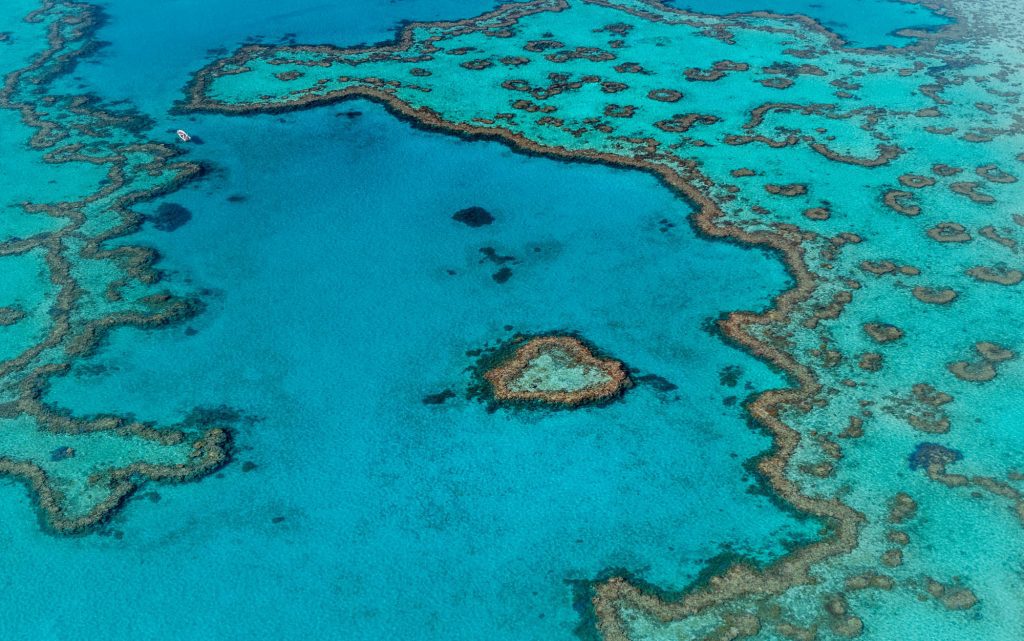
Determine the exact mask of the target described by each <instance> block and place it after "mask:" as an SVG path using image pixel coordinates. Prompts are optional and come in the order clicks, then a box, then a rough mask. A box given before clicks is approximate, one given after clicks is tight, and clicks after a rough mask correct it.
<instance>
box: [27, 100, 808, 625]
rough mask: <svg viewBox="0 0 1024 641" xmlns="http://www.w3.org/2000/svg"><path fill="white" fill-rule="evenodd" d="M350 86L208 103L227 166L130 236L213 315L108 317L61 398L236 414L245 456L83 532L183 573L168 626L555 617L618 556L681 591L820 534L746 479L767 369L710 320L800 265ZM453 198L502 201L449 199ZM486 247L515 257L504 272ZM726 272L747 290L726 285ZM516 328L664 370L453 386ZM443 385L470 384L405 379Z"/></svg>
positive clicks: (661, 200)
mask: <svg viewBox="0 0 1024 641" xmlns="http://www.w3.org/2000/svg"><path fill="white" fill-rule="evenodd" d="M349 110H356V111H360V112H362V114H363V115H361V116H359V117H356V118H353V119H349V118H347V117H345V116H342V117H340V118H339V117H338V116H336V114H335V113H333V112H332V111H330V110H324V111H321V112H310V113H304V114H297V115H295V116H288V117H285V118H284V122H279V121H278V119H277V118H276V117H262V118H255V119H250V120H245V121H238V120H230V119H226V118H223V117H206V118H200V119H198V121H197V122H196V123H195V125H194V126H193V127H194V128H195V130H196V131H202V132H203V134H204V136H205V137H206V139H207V140H208V142H207V143H206V144H205V145H203V146H202V147H201V148H198V149H197V151H196V154H197V155H199V154H201V155H202V156H204V157H206V158H210V159H215V160H216V162H217V166H218V171H217V172H215V173H214V175H213V176H212V177H211V178H209V179H206V180H204V181H202V182H198V183H196V184H195V186H194V187H193V188H190V189H186V190H185V191H182V192H179V193H177V194H174V196H173V201H174V202H176V203H180V204H182V205H184V206H185V207H187V208H189V209H190V210H191V211H192V212H193V218H192V220H191V221H190V222H189V223H188V224H186V225H185V226H183V227H181V228H180V229H178V230H177V231H174V232H172V233H170V234H168V233H162V232H159V231H156V230H154V229H152V228H150V227H148V226H147V228H146V229H144V231H143V232H142V234H141V235H139V236H137V237H134V238H130V239H129V240H131V241H132V242H144V243H145V244H147V245H152V246H155V247H157V248H158V249H159V250H160V252H161V254H163V255H164V259H163V260H162V262H161V267H162V268H164V269H166V270H169V272H170V273H171V274H172V275H171V277H170V280H171V281H172V282H175V283H181V284H182V285H183V286H188V287H191V288H196V289H201V290H209V291H210V293H209V294H207V295H206V296H205V297H204V300H205V301H206V302H207V305H208V307H207V309H206V311H205V312H204V313H203V314H201V315H200V316H198V317H197V318H195V319H194V320H193V321H191V322H189V323H188V324H187V325H184V326H182V327H178V328H174V329H171V330H167V331H161V332H152V333H144V334H140V333H139V332H138V331H135V330H123V331H118V332H117V333H115V334H114V335H113V336H112V337H111V340H110V342H109V344H108V345H106V346H105V347H104V349H103V350H102V351H101V352H100V353H99V354H98V355H97V356H96V357H95V358H92V359H88V360H85V361H83V362H82V363H81V365H80V366H79V367H78V368H76V369H75V370H73V371H72V374H71V375H70V376H68V377H67V378H65V379H61V380H58V381H56V382H55V383H54V384H53V387H52V390H51V392H50V394H49V398H51V399H54V400H56V401H59V402H60V403H61V404H63V405H66V406H69V407H72V408H75V409H76V410H77V411H80V412H99V411H110V410H111V409H114V408H116V409H117V410H118V411H121V412H130V413H133V414H136V415H137V416H138V417H139V418H142V419H145V420H156V421H159V422H164V423H174V422H177V421H179V420H181V418H182V417H183V416H184V415H185V414H186V413H187V412H188V411H190V410H191V409H192V408H193V407H194V406H199V407H218V406H221V405H226V406H228V407H230V408H233V409H237V410H238V411H239V412H241V413H243V414H245V415H246V416H248V417H251V420H243V421H241V422H240V424H239V430H240V432H241V433H240V435H239V439H238V440H239V445H240V447H241V451H240V453H239V460H240V461H241V462H246V461H251V462H253V463H255V464H256V468H255V469H254V470H252V471H251V472H247V473H245V472H242V471H241V467H240V466H239V465H235V466H232V467H231V468H229V469H228V470H226V471H225V472H224V478H223V479H210V480H209V481H208V482H204V483H200V484H197V485H195V486H190V487H183V488H173V489H171V490H164V489H162V488H160V489H158V491H159V492H160V494H161V496H162V497H163V500H161V502H160V503H159V504H158V505H152V504H151V503H149V502H148V501H146V500H141V501H139V502H137V503H136V504H133V505H132V506H129V507H128V508H127V509H126V510H125V511H124V514H123V516H122V517H119V518H118V519H117V520H116V521H115V522H114V523H113V524H111V526H110V527H111V528H113V529H116V530H120V531H124V533H125V534H124V540H123V541H121V542H119V543H117V544H116V545H115V544H113V543H112V542H109V541H103V540H98V541H96V545H97V546H99V548H98V549H94V550H92V551H91V554H95V555H97V556H98V557H100V558H107V557H110V558H111V560H115V559H116V561H117V562H118V563H130V562H131V560H132V559H135V558H137V557H138V556H139V555H140V554H148V555H149V558H150V560H148V561H147V563H146V569H145V570H144V574H143V575H141V576H138V577H137V578H136V579H133V581H136V580H137V581H140V582H141V583H142V584H145V582H147V581H150V580H155V579H156V577H159V576H161V575H162V574H163V573H165V572H167V571H168V567H167V565H165V563H172V564H173V568H174V572H175V573H176V574H177V576H178V579H177V580H176V582H178V584H179V585H181V586H193V587H190V589H189V590H188V591H189V593H190V595H189V597H188V598H187V599H184V600H181V601H178V602H176V604H175V606H174V608H173V609H172V608H168V607H167V606H166V605H165V606H164V608H163V610H164V612H165V616H166V621H167V623H166V625H167V626H170V627H168V628H167V629H168V630H172V629H182V628H181V627H179V626H185V627H184V629H185V630H194V631H195V633H198V632H199V631H201V630H209V629H213V630H216V631H217V634H216V636H218V637H221V636H230V637H231V638H243V637H244V636H246V635H249V634H257V633H260V631H264V632H265V631H266V630H268V629H270V630H272V631H273V632H274V633H275V634H288V635H293V634H294V635H296V637H301V636H304V635H313V636H317V635H327V636H330V635H329V631H330V630H337V629H345V630H347V632H346V635H345V636H346V638H374V637H375V635H377V634H380V630H381V626H384V625H386V626H387V628H388V629H389V630H392V631H393V632H392V633H393V634H395V635H397V636H403V637H414V636H417V635H418V634H421V633H422V631H423V630H429V631H430V634H431V635H437V636H440V637H443V638H448V639H462V638H465V639H470V638H479V636H480V635H481V634H483V635H486V636H487V637H489V638H495V639H499V638H500V639H521V638H537V639H540V638H571V637H572V628H573V627H574V626H575V625H576V623H577V621H578V620H577V615H576V613H575V612H574V610H573V608H572V590H571V586H570V585H568V584H567V583H566V581H568V580H586V579H589V578H591V577H594V576H596V575H597V574H599V573H601V572H602V571H603V570H605V569H606V568H613V567H614V568H617V567H624V568H630V569H631V570H632V571H634V572H636V573H638V574H639V575H640V576H643V577H644V578H646V579H647V580H649V581H651V582H654V583H657V584H659V585H666V586H681V585H684V584H685V583H686V582H688V581H690V580H692V579H693V578H694V577H695V576H696V574H697V573H698V572H699V570H700V569H701V564H702V563H703V562H704V561H706V560H707V559H708V558H710V557H712V556H715V555H718V554H720V553H724V552H733V553H736V554H743V555H749V556H752V557H754V558H756V559H761V560H767V559H771V558H773V557H775V556H777V555H779V554H781V553H782V552H783V551H784V549H783V548H782V547H780V545H779V542H780V541H795V540H801V539H808V538H811V537H813V535H814V532H815V530H816V529H817V527H816V526H815V525H814V524H813V523H811V522H806V523H801V522H799V521H797V520H795V519H794V518H792V517H790V516H788V515H787V514H785V513H782V512H780V511H779V510H778V509H777V508H775V507H774V506H773V505H772V504H771V503H770V502H769V501H768V500H767V498H765V497H763V496H760V495H757V494H755V493H751V490H752V488H753V486H754V481H753V479H751V478H750V477H749V476H748V475H747V474H746V472H745V471H744V469H743V463H744V461H745V460H746V459H748V458H750V457H752V456H754V455H756V454H757V453H758V452H759V451H761V450H763V449H765V448H766V447H767V445H768V440H767V439H766V438H764V437H763V436H760V435H758V434H757V433H756V432H754V431H752V430H751V429H750V428H749V427H748V426H747V425H746V424H745V423H744V419H743V416H742V411H741V409H740V407H739V406H738V404H737V403H736V402H735V401H736V398H737V397H739V399H743V398H745V397H746V396H747V395H749V394H750V393H751V390H752V389H763V388H765V387H768V386H772V385H778V384H780V382H781V381H780V379H779V378H778V377H777V376H775V375H773V374H771V373H770V372H769V371H768V370H767V369H766V368H765V367H764V366H763V365H761V364H759V363H757V362H756V361H754V360H753V359H750V358H748V357H745V356H743V355H742V354H741V353H739V352H737V351H736V350H734V349H732V348H730V347H727V346H725V345H724V344H723V343H722V342H721V340H720V339H719V338H718V337H716V336H713V335H711V334H708V333H707V332H706V331H703V330H702V325H703V323H704V321H705V319H706V318H708V317H714V316H717V315H718V314H719V313H720V312H721V311H723V310H725V309H728V308H732V307H750V308H757V307H763V306H764V305H766V304H767V303H768V301H769V299H770V297H771V296H772V295H774V294H775V293H776V292H778V291H780V290H781V289H783V288H784V287H785V286H786V282H787V279H786V277H785V275H784V273H783V272H782V271H781V269H780V268H779V267H778V266H777V265H776V264H775V263H773V262H772V261H770V260H769V259H767V258H766V257H765V256H763V255H761V254H760V253H758V252H756V251H745V250H742V249H739V248H735V247H731V246H728V245H724V244H712V243H709V242H707V241H702V240H700V239H698V238H696V237H695V236H694V234H693V232H692V231H691V230H690V229H689V227H688V226H687V225H686V223H685V216H686V214H687V211H688V207H687V205H686V204H685V203H684V202H682V201H680V200H678V199H676V198H674V197H673V196H672V195H671V194H670V193H669V192H667V191H666V190H663V189H661V188H659V187H658V185H657V183H656V181H654V180H653V179H652V178H648V177H645V176H642V175H639V174H634V173H629V172H624V171H615V170H609V169H605V168H601V167H586V166H572V165H566V164H559V163H557V162H555V161H550V160H542V159H528V158H524V157H521V156H516V155H513V154H511V153H510V152H508V151H506V150H505V149H504V148H502V147H501V146H499V145H497V144H494V143H462V142H458V141H453V140H452V139H449V138H445V137H442V136H438V135H436V134H426V133H422V132H417V131H415V130H413V129H411V128H410V127H409V126H407V125H405V124H402V123H400V122H398V121H396V120H394V119H393V118H391V117H390V116H388V115H387V114H386V113H385V112H383V110H382V109H380V108H379V107H377V106H375V105H372V104H370V103H352V104H350V105H346V106H345V108H344V109H343V110H342V111H349ZM271 138H272V139H273V141H274V142H273V145H270V146H267V147H266V148H265V151H264V152H263V153H261V154H259V156H256V157H254V156H253V155H251V154H249V153H247V152H246V150H247V147H248V145H249V144H251V142H252V141H253V140H254V139H261V140H269V139H271ZM296 158H302V161H301V162H297V161H296V160H295V159H296ZM523 185H529V189H523ZM282 186H287V187H285V188H283V187H282ZM235 194H241V195H244V196H245V197H246V200H245V202H244V203H231V202H228V201H227V200H226V196H229V195H235ZM155 204H156V203H154V205H155ZM470 205H479V206H482V207H485V208H486V209H488V210H489V211H491V212H492V213H493V215H494V217H495V219H496V220H495V222H494V223H493V224H492V225H490V226H488V227H483V228H478V229H471V228H469V227H466V226H464V225H461V224H459V223H456V222H455V221H453V220H452V219H451V218H450V216H451V214H452V213H454V211H456V210H457V209H460V208H462V207H465V206H470ZM146 209H147V210H150V209H152V206H149V207H147V208H146ZM282 212H290V213H289V214H288V215H285V216H283V215H282ZM665 218H668V219H670V220H672V221H674V222H673V224H674V225H675V226H674V227H672V228H671V229H670V230H669V231H667V232H664V233H663V232H660V231H659V226H660V225H659V222H658V221H660V220H662V219H665ZM481 247H494V248H495V249H496V250H497V251H498V253H499V254H502V255H511V256H515V257H516V260H517V262H516V263H515V264H514V265H513V267H512V269H513V276H512V277H511V279H510V280H509V281H508V282H506V283H504V284H501V285H499V284H497V283H495V282H494V280H493V279H492V277H491V275H492V274H493V273H494V272H495V271H496V270H497V266H496V265H494V264H492V263H491V262H489V261H482V260H481V258H482V254H481V252H480V248H481ZM449 270H450V271H454V272H456V273H455V274H454V275H449ZM737 270H739V271H738V272H737ZM737 274H739V277H740V278H741V279H742V281H744V282H746V283H748V285H746V286H743V287H739V288H731V287H730V288H729V290H728V293H726V284H727V283H728V282H729V281H730V280H731V279H732V278H735V277H736V276H737ZM567 285H571V289H570V290H569V291H566V290H565V289H563V288H565V287H566V286H567ZM702 291H704V292H706V291H721V292H722V295H719V296H715V297H713V298H712V297H707V296H703V295H701V294H700V293H699V292H702ZM553 297H557V299H558V300H559V301H560V304H559V305H553V304H552V302H553V300H554V299H555V298H553ZM641 310H642V311H641ZM506 325H507V326H512V327H513V328H515V330H514V331H527V332H538V331H540V332H543V331H547V330H550V329H571V330H575V331H579V332H581V333H582V334H583V335H585V336H587V337H588V338H589V339H590V340H592V341H594V343H595V344H598V345H600V346H601V347H602V349H605V350H608V352H609V353H612V354H615V355H617V356H620V357H621V358H624V359H626V358H628V362H629V365H630V366H632V367H635V368H638V369H639V370H640V371H641V372H642V373H643V374H656V375H658V376H661V377H663V378H664V379H666V380H668V381H669V382H671V383H673V384H675V385H678V386H679V390H676V391H672V392H659V391H658V390H657V389H655V388H653V387H651V386H650V385H643V384H641V386H640V387H639V388H638V389H636V390H634V391H633V392H631V393H630V394H629V395H628V396H627V397H626V398H625V399H624V400H623V401H622V402H620V403H616V404H614V405H612V406H610V407H607V408H603V409H594V410H584V411H580V412H575V413H565V412H560V413H554V414H550V415H546V414H543V413H541V414H537V413H529V412H526V413H517V412H510V411H499V412H497V413H493V414H489V413H488V412H487V408H486V406H485V405H483V404H481V403H480V402H478V401H475V400H470V401H467V400H464V399H463V398H461V397H462V396H463V393H464V391H465V388H466V387H467V385H468V384H469V383H470V379H469V378H468V374H467V372H466V371H465V368H466V367H467V365H470V364H472V362H473V359H472V358H469V357H467V356H466V351H467V350H472V349H475V348H479V347H482V346H484V345H485V344H487V343H488V342H493V341H495V340H498V339H502V338H504V337H507V336H509V335H510V332H509V331H507V330H505V329H504V327H505V326H506ZM193 330H194V331H193ZM190 334H191V335H190ZM627 355H628V356H627ZM97 366H99V367H103V368H106V370H107V371H106V372H105V373H102V374H96V373H94V372H95V370H96V368H97ZM727 367H740V368H742V375H741V376H740V378H739V380H738V381H737V383H736V386H735V387H731V386H727V385H722V384H721V383H720V381H719V375H718V374H719V371H721V370H723V369H725V368H727ZM748 384H749V385H750V387H749V388H748V387H747V385H748ZM445 389H452V390H454V391H456V392H457V393H458V396H459V398H456V399H452V400H449V401H448V402H447V403H445V404H444V405H440V406H435V405H425V404H424V403H423V402H422V399H423V397H425V396H427V395H429V394H434V393H438V392H441V391H443V390H445ZM727 399H728V401H727ZM727 402H728V404H726V403H727ZM22 516H23V519H22V520H24V515H22ZM279 517H284V519H285V520H284V521H283V522H280V523H274V521H273V520H274V519H275V518H279ZM225 523H228V524H230V525H228V526H227V527H225ZM680 534H682V536H680ZM111 548H112V549H111ZM154 556H155V557H157V558H158V559H164V560H165V561H164V562H158V561H157V560H156V559H155V558H153V557H154ZM211 559H217V561H216V568H211V567H210V564H211ZM34 565H35V564H34V563H33V566H34ZM122 567H123V566H122ZM108 571H109V572H111V579H113V578H114V577H116V576H117V573H118V568H117V566H115V567H114V568H111V570H108ZM55 587H56V586H48V588H47V589H55ZM131 592H134V590H133V591H131ZM153 597H154V598H160V595H159V594H154V595H153ZM132 598H133V599H134V598H137V597H134V596H133V597H132ZM282 598H285V599H286V601H287V603H288V606H287V608H283V609H278V608H275V607H274V604H276V603H279V602H280V601H281V599H282ZM225 603H231V604H232V606H231V615H230V616H225V615H224V614H223V613H224V604H225ZM103 612H104V613H106V612H109V615H108V616H116V613H117V608H109V609H107V608H104V609H103ZM268 612H270V613H272V615H271V616H268ZM523 613H529V616H524V615H523ZM385 621H386V623H385ZM139 625H140V627H138V628H131V627H128V628H125V629H124V632H123V634H124V638H130V637H133V636H135V635H138V634H140V633H142V631H143V630H145V629H147V628H146V627H144V626H147V625H150V624H148V623H141V622H140V624H139Z"/></svg>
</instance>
